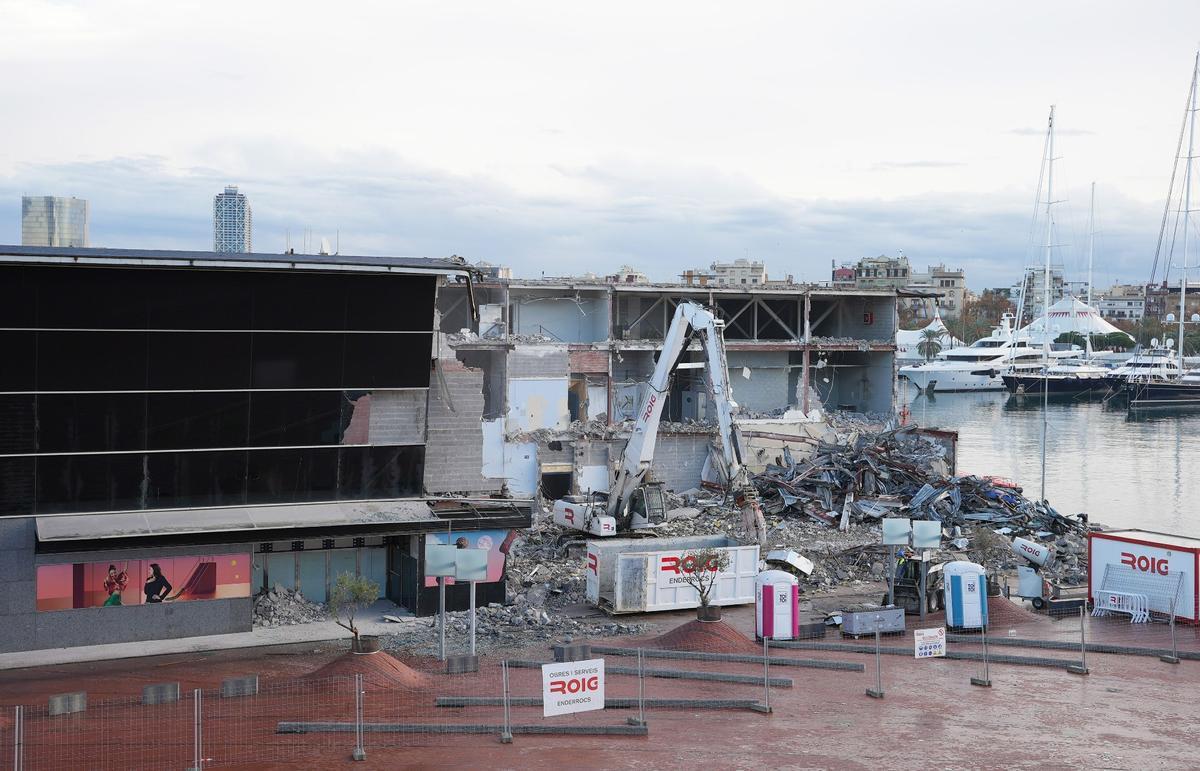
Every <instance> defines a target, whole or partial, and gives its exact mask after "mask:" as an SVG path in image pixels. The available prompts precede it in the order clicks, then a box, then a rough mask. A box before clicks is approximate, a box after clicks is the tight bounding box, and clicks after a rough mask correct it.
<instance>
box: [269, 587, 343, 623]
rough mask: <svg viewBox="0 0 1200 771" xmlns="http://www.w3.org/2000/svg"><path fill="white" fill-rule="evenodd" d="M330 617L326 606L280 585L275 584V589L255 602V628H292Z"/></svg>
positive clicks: (297, 591)
mask: <svg viewBox="0 0 1200 771" xmlns="http://www.w3.org/2000/svg"><path fill="white" fill-rule="evenodd" d="M328 617H329V613H328V611H327V610H326V608H325V606H324V605H322V604H321V603H319V602H310V601H309V600H307V599H305V597H304V595H303V594H301V593H300V592H299V590H295V591H293V590H291V589H288V588H286V587H284V586H282V585H280V584H275V588H273V589H272V590H271V591H269V592H263V593H261V594H259V595H258V597H257V598H255V600H254V625H255V626H262V627H273V626H291V625H292V624H307V623H309V622H310V621H324V620H325V619H327V618H328Z"/></svg>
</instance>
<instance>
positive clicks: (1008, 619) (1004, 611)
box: [988, 597, 1046, 627]
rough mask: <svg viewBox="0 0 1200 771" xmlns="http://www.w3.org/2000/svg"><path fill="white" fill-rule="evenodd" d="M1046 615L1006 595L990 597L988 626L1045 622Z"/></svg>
mask: <svg viewBox="0 0 1200 771" xmlns="http://www.w3.org/2000/svg"><path fill="white" fill-rule="evenodd" d="M1045 620H1046V617H1045V616H1044V615H1042V614H1041V613H1038V612H1037V611H1034V610H1030V609H1029V608H1027V607H1024V606H1023V605H1018V604H1017V603H1015V602H1013V601H1012V600H1009V599H1007V598H1005V597H988V626H989V627H994V626H1001V625H1003V626H1022V625H1024V624H1038V623H1043V622H1044V621H1045Z"/></svg>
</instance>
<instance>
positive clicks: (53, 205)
mask: <svg viewBox="0 0 1200 771" xmlns="http://www.w3.org/2000/svg"><path fill="white" fill-rule="evenodd" d="M21 245H22V246H87V245H88V202H87V201H85V200H84V199H82V198H59V197H57V196H53V195H23V196H21Z"/></svg>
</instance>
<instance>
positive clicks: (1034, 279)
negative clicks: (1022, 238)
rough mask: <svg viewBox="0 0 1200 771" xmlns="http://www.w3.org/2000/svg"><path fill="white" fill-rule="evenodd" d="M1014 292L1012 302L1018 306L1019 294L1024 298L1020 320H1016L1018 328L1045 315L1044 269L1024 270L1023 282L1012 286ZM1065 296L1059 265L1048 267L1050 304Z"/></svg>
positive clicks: (1061, 270) (1061, 269)
mask: <svg viewBox="0 0 1200 771" xmlns="http://www.w3.org/2000/svg"><path fill="white" fill-rule="evenodd" d="M1014 289H1015V290H1016V292H1015V293H1014V294H1013V296H1012V298H1011V299H1012V300H1013V301H1014V302H1016V303H1018V305H1020V298H1021V294H1022V293H1023V294H1024V296H1025V302H1024V307H1023V310H1022V314H1021V315H1022V318H1021V319H1018V322H1019V326H1024V325H1025V324H1028V323H1029V322H1031V321H1033V320H1035V319H1037V318H1040V317H1041V316H1042V315H1043V314H1044V313H1045V307H1046V305H1045V303H1046V295H1045V292H1046V270H1045V268H1026V270H1025V277H1024V280H1023V281H1019V282H1017V283H1016V284H1015V285H1014ZM1065 296H1066V283H1065V282H1064V280H1063V268H1062V266H1061V265H1052V266H1051V267H1050V304H1051V305H1054V303H1056V302H1058V301H1059V300H1061V299H1062V298H1063V297H1065Z"/></svg>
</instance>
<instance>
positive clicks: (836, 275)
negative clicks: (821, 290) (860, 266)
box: [832, 263, 855, 289]
mask: <svg viewBox="0 0 1200 771" xmlns="http://www.w3.org/2000/svg"><path fill="white" fill-rule="evenodd" d="M832 279H833V282H832V286H833V288H834V289H853V288H854V280H855V271H854V268H853V267H851V266H849V265H843V266H842V267H840V268H839V267H837V266H836V263H835V265H834V268H833V275H832Z"/></svg>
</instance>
